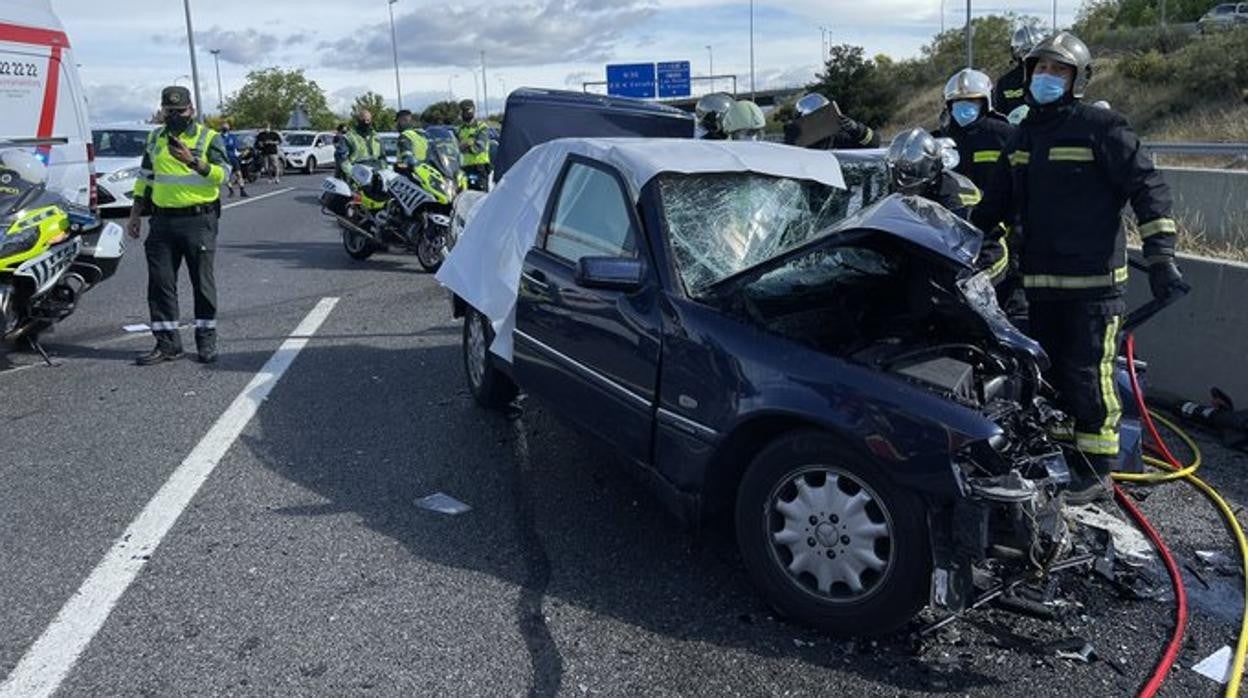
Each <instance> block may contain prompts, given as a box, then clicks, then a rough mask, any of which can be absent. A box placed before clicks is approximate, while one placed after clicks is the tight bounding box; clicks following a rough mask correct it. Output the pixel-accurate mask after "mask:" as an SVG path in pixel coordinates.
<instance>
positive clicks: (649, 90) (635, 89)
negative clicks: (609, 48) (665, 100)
mask: <svg viewBox="0 0 1248 698" xmlns="http://www.w3.org/2000/svg"><path fill="white" fill-rule="evenodd" d="M654 93H655V79H654V64H653V63H628V64H622V65H620V64H617V65H609V66H607V94H609V95H612V96H615V97H636V98H638V99H654Z"/></svg>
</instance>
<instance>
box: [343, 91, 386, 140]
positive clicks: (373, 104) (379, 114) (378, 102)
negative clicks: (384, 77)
mask: <svg viewBox="0 0 1248 698" xmlns="http://www.w3.org/2000/svg"><path fill="white" fill-rule="evenodd" d="M365 109H367V110H368V111H370V112H372V113H373V129H374V130H377V131H393V130H394V129H395V121H396V119H397V117H396V112H395V110H394V109H391V108H390V107H388V106H386V100H385V98H384V97H382V96H381V95H379V94H377V93H376V92H373V91H372V90H369V91H368V92H365V93H364V94H362V95H360V96H359V97H356V98H355V104H353V105H352V106H351V114H352V115H355V114H358V113H360V112H361V111H363V110H365Z"/></svg>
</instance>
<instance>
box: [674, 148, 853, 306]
mask: <svg viewBox="0 0 1248 698" xmlns="http://www.w3.org/2000/svg"><path fill="white" fill-rule="evenodd" d="M659 193H660V196H661V199H662V202H663V214H664V216H665V219H666V223H667V229H668V231H669V234H670V236H671V247H672V253H673V254H674V255H675V258H676V264H677V266H678V268H679V271H680V276H681V280H682V281H684V284H685V288H686V289H687V290H688V292H689V293H690V294H691V295H695V296H696V295H700V294H701V293H702V292H703V291H705V290H706V289H707V288H709V287H710V286H713V285H714V284H716V283H719V282H720V281H723V280H724V279H727V278H728V277H730V276H733V275H735V274H738V273H740V272H742V271H744V270H746V269H749V268H750V267H753V266H756V265H758V264H761V263H762V262H765V261H767V260H768V259H771V258H773V257H776V256H777V255H780V254H783V253H785V252H787V251H789V250H791V249H793V248H795V247H799V246H801V245H804V244H806V243H808V242H810V241H811V240H814V239H816V238H818V237H820V236H821V235H822V234H824V233H826V232H829V231H830V230H831V229H832V227H833V226H835V225H836V223H837V222H839V221H840V220H841V219H843V218H844V217H845V216H846V214H847V213H848V212H849V211H850V209H851V205H853V204H854V203H855V202H853V201H852V197H851V195H850V194H849V193H848V192H846V191H844V190H840V189H835V188H833V187H829V186H827V185H824V184H820V183H818V182H812V181H805V180H795V179H785V178H782V177H772V176H768V175H762V174H755V173H750V172H742V173H730V174H692V175H689V174H667V175H663V176H662V177H660V178H659ZM858 205H861V204H860V203H858Z"/></svg>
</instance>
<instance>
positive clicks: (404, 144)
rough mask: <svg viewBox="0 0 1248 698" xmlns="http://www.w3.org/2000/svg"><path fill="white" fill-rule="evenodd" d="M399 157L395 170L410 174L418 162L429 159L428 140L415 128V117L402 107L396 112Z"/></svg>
mask: <svg viewBox="0 0 1248 698" xmlns="http://www.w3.org/2000/svg"><path fill="white" fill-rule="evenodd" d="M398 126H399V157H398V162H397V164H396V166H395V169H396V170H399V171H401V172H405V173H406V174H407V175H408V176H411V174H412V172H413V171H414V170H415V169H416V167H417V166H418V165H420V163H422V162H424V161H425V160H427V159H429V140H428V139H427V138H425V136H424V135H423V134H422V133H421V132H420V131H417V130H416V118H415V117H414V116H413V115H412V112H411V111H409V110H407V109H404V110H402V111H400V112H399V114H398Z"/></svg>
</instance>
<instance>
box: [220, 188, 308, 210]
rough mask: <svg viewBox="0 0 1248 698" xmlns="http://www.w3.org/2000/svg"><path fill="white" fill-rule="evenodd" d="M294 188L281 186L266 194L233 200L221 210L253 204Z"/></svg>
mask: <svg viewBox="0 0 1248 698" xmlns="http://www.w3.org/2000/svg"><path fill="white" fill-rule="evenodd" d="M294 190H295V188H294V187H283V188H281V189H278V190H277V191H271V192H269V193H267V194H260V195H259V196H249V197H247V198H246V199H239V200H238V201H235V202H234V203H232V204H226V205H224V206H222V207H221V210H222V211H224V210H225V209H227V208H234V207H235V206H242V205H243V204H254V203H256V202H257V201H263V200H264V199H267V198H269V197H270V196H277V195H278V194H285V193H286V192H288V191H294Z"/></svg>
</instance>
